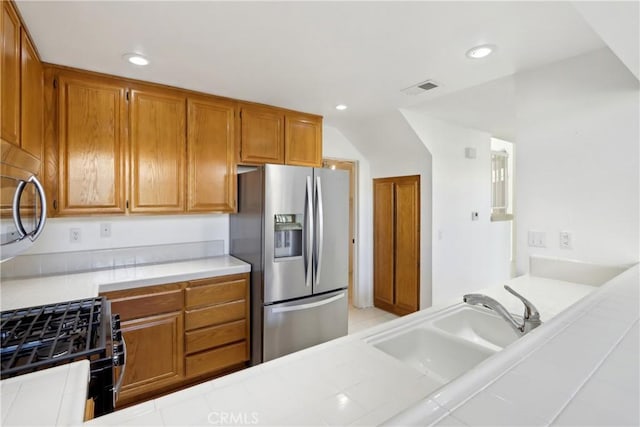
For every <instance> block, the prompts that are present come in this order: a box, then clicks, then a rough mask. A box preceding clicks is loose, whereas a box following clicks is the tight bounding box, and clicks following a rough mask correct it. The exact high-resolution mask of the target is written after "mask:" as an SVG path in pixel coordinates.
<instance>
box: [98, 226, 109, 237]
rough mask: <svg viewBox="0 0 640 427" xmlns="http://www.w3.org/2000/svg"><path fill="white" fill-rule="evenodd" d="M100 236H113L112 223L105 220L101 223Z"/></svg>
mask: <svg viewBox="0 0 640 427" xmlns="http://www.w3.org/2000/svg"><path fill="white" fill-rule="evenodd" d="M100 237H102V238H109V237H111V223H108V222H105V223H102V224H100Z"/></svg>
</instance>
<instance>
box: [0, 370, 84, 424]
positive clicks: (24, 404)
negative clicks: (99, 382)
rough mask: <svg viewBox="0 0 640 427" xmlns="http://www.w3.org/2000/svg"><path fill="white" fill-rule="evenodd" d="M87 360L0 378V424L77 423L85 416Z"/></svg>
mask: <svg viewBox="0 0 640 427" xmlns="http://www.w3.org/2000/svg"><path fill="white" fill-rule="evenodd" d="M88 383H89V361H88V360H82V361H80V362H74V363H69V364H66V365H61V366H56V367H55V368H51V369H44V370H42V371H37V372H33V373H31V374H25V375H20V376H18V377H13V378H9V379H6V380H3V381H0V400H1V401H2V422H1V424H2V425H3V426H10V425H77V424H79V423H81V422H82V420H83V419H84V406H85V402H86V400H87V397H86V396H87V386H88Z"/></svg>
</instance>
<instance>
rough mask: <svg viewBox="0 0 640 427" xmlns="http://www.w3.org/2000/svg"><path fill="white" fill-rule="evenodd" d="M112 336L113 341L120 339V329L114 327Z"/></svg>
mask: <svg viewBox="0 0 640 427" xmlns="http://www.w3.org/2000/svg"><path fill="white" fill-rule="evenodd" d="M112 338H113V340H114V341H122V331H121V330H120V329H114V330H113V335H112Z"/></svg>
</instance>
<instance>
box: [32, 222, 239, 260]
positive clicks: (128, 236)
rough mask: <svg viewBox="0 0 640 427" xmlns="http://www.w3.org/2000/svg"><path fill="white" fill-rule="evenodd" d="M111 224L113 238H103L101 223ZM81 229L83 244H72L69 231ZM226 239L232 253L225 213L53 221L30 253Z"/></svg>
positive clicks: (227, 247) (225, 247) (226, 247)
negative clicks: (101, 235)
mask: <svg viewBox="0 0 640 427" xmlns="http://www.w3.org/2000/svg"><path fill="white" fill-rule="evenodd" d="M102 223H110V224H111V237H110V238H101V237H100V224H102ZM71 228H79V229H80V230H81V233H82V236H81V242H80V243H70V242H69V230H70V229H71ZM206 240H224V251H225V253H229V216H228V215H223V214H210V215H183V216H164V215H162V216H142V217H138V216H135V217H134V216H129V217H122V216H118V217H116V216H113V217H111V216H102V217H91V218H50V219H48V220H47V224H46V227H45V229H44V231H43V232H42V235H41V236H40V238H39V239H38V240H37V241H36V243H35V244H34V245H33V247H32V248H31V249H30V250H29V251H28V252H27V254H42V253H55V252H70V251H88V250H96V249H115V248H125V247H132V246H146V245H163V244H172V243H190V242H201V241H206Z"/></svg>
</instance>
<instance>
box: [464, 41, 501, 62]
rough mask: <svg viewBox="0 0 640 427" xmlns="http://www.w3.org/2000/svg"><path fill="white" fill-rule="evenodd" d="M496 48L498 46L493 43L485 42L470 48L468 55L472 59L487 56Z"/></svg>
mask: <svg viewBox="0 0 640 427" xmlns="http://www.w3.org/2000/svg"><path fill="white" fill-rule="evenodd" d="M495 49H496V47H495V46H494V45H492V44H483V45H481V46H476V47H474V48H471V49H469V50H468V51H467V57H469V58H471V59H480V58H484V57H486V56H489V55H491V52H493V51H494V50H495Z"/></svg>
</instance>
